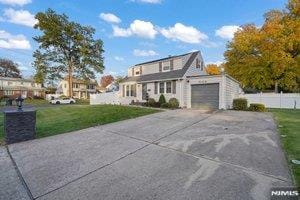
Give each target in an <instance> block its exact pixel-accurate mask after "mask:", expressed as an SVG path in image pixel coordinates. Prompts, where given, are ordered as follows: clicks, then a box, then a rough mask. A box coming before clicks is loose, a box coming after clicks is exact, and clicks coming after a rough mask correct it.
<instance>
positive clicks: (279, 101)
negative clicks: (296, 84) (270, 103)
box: [279, 91, 282, 108]
mask: <svg viewBox="0 0 300 200" xmlns="http://www.w3.org/2000/svg"><path fill="white" fill-rule="evenodd" d="M279 98H280V101H279V102H280V108H281V101H282V91H280V96H279Z"/></svg>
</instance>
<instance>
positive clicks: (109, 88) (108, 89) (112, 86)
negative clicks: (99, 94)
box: [105, 82, 119, 92]
mask: <svg viewBox="0 0 300 200" xmlns="http://www.w3.org/2000/svg"><path fill="white" fill-rule="evenodd" d="M105 89H106V92H115V91H118V90H119V84H117V83H116V82H112V83H110V84H108V85H107V86H106V87H105Z"/></svg>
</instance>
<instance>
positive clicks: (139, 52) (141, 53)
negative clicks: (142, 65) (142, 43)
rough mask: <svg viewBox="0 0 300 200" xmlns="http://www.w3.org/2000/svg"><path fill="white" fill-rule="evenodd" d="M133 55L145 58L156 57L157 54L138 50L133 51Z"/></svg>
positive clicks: (151, 51)
mask: <svg viewBox="0 0 300 200" xmlns="http://www.w3.org/2000/svg"><path fill="white" fill-rule="evenodd" d="M133 55H135V56H139V57H147V56H157V55H158V53H156V52H155V51H153V50H140V49H134V50H133Z"/></svg>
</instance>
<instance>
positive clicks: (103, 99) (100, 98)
mask: <svg viewBox="0 0 300 200" xmlns="http://www.w3.org/2000/svg"><path fill="white" fill-rule="evenodd" d="M132 100H134V97H121V95H120V93H119V91H116V92H106V93H100V94H91V96H90V105H99V104H119V105H120V104H122V105H129V104H130V103H131V101H132Z"/></svg>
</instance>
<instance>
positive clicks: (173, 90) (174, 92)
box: [172, 81, 176, 94]
mask: <svg viewBox="0 0 300 200" xmlns="http://www.w3.org/2000/svg"><path fill="white" fill-rule="evenodd" d="M172 82H173V84H172V93H173V94H176V81H172Z"/></svg>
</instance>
